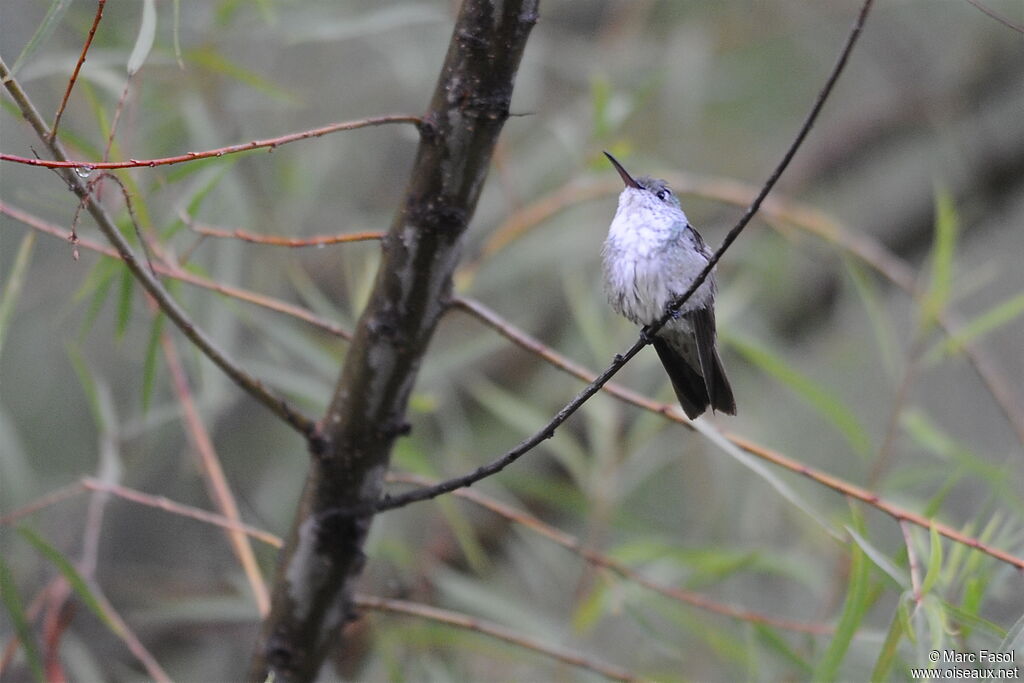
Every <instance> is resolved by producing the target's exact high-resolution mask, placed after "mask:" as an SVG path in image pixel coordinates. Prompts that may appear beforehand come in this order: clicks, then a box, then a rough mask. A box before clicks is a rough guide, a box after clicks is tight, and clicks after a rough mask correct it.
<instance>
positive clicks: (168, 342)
mask: <svg viewBox="0 0 1024 683" xmlns="http://www.w3.org/2000/svg"><path fill="white" fill-rule="evenodd" d="M160 346H161V348H162V349H163V352H164V362H165V363H166V364H167V369H168V370H169V371H170V373H171V380H172V383H173V385H174V391H175V393H176V394H177V395H178V403H179V405H180V406H181V410H182V420H183V421H184V423H185V432H186V434H187V435H188V439H189V441H191V442H192V446H193V448H195V451H196V455H197V459H198V461H199V469H200V471H201V472H202V478H203V482H204V483H205V484H206V489H207V492H208V494H209V496H210V499H211V500H212V502H213V504H214V505H216V507H217V509H218V510H220V512H221V514H223V515H224V516H225V517H227V518H228V519H230V520H232V521H234V522H238V523H241V521H242V515H241V514H240V513H239V511H238V503H237V501H236V500H235V494H234V493H233V492H232V491H231V485H230V484H229V483H228V478H227V475H225V474H224V467H223V465H221V461H220V457H219V456H218V455H217V449H216V448H215V447H214V445H213V440H212V439H211V438H210V432H209V431H208V430H207V428H206V425H205V424H204V423H203V419H202V417H200V415H199V411H198V410H197V409H196V402H195V399H194V397H193V396H192V388H191V387H190V386H189V381H188V375H187V374H186V373H185V366H184V365H183V364H182V362H181V356H179V355H178V350H177V348H176V347H175V346H174V340H173V339H171V335H169V334H168V333H167V331H166V330H163V331H162V332H161V333H160ZM227 536H228V542H229V543H230V544H231V549H232V551H234V553H235V557H236V558H237V559H238V563H239V564H240V565H241V566H242V571H243V573H244V574H245V576H246V579H248V581H249V586H250V588H251V589H252V594H253V598H254V599H255V601H256V609H257V611H258V612H259V614H260V616H266V614H267V612H269V611H270V593H269V592H268V591H267V584H266V581H264V579H263V574H262V573H261V572H260V566H259V563H258V562H257V561H256V555H255V553H253V550H252V544H251V543H250V542H249V539H248V538H247V537H246V535H245V534H244V533H242V532H240V531H228V534H227Z"/></svg>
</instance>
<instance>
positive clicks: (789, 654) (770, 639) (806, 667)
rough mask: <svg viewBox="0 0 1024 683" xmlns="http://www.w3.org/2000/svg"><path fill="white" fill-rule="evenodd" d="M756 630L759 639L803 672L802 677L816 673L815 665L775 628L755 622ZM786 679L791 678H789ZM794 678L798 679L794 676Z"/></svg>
mask: <svg viewBox="0 0 1024 683" xmlns="http://www.w3.org/2000/svg"><path fill="white" fill-rule="evenodd" d="M753 626H754V632H755V633H756V634H757V637H758V639H759V640H760V641H761V642H762V643H764V644H765V645H767V646H768V648H769V649H771V650H773V651H774V652H775V653H776V654H778V655H781V656H782V658H783V659H785V660H786V661H787V662H789V663H790V664H791V665H793V666H795V667H796V668H797V669H799V670H800V671H801V673H802V674H803V676H802V677H807V676H810V675H811V674H812V673H814V667H813V666H811V663H810V662H808V661H807V659H806V658H804V657H802V656H801V655H800V654H799V653H798V652H797V651H796V650H794V649H793V648H791V647H790V646H789V643H787V642H786V639H785V638H783V637H782V636H780V635H779V633H778V631H776V630H775V629H773V628H769V627H768V626H766V625H765V624H756V623H755V624H754V625H753ZM802 677H801V678H802ZM786 680H790V679H789V678H787V679H786ZM792 680H798V678H794V679H792Z"/></svg>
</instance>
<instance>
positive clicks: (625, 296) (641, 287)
mask: <svg viewBox="0 0 1024 683" xmlns="http://www.w3.org/2000/svg"><path fill="white" fill-rule="evenodd" d="M632 192H633V191H631V190H627V191H625V192H623V195H622V197H620V199H619V207H618V210H617V211H616V212H615V218H614V219H613V220H612V224H611V227H610V228H609V230H608V239H607V240H605V243H604V249H603V250H602V261H603V265H604V276H605V290H606V293H607V295H608V301H609V302H610V303H611V305H612V308H614V309H615V310H616V311H617V312H618V313H620V314H621V315H623V316H625V317H626V318H629V319H630V320H632V321H633V322H634V323H636V324H638V325H647V324H649V323H652V322H654V321H655V320H658V319H659V318H660V317H661V316H662V314H664V312H665V309H666V308H667V307H668V305H669V304H670V303H671V302H672V301H673V300H674V299H675V298H676V297H678V296H679V295H681V294H683V293H684V292H685V291H686V290H687V288H688V287H689V286H690V284H691V283H692V282H693V279H694V278H695V277H696V276H697V275H698V274H699V273H700V272H701V271H702V270H703V269H704V267H705V266H706V265H707V256H706V254H705V253H703V252H702V250H701V249H700V247H699V243H698V242H696V241H695V239H694V236H693V234H692V228H688V227H687V226H688V222H687V219H686V215H685V214H684V213H683V212H682V211H680V210H678V209H669V208H668V207H666V209H665V210H659V207H657V206H655V207H651V206H650V204H648V203H647V202H642V201H641V200H642V199H643V198H642V197H636V196H630V195H631V193H632ZM712 275H713V274H712ZM713 296H714V282H713V279H712V276H709V277H708V278H707V279H706V280H705V281H704V282H703V283H702V284H701V286H700V287H699V288H698V289H697V292H696V293H695V294H694V295H693V296H692V297H690V299H689V300H688V301H687V302H686V303H685V304H684V305H683V307H682V309H681V311H682V312H683V313H685V312H687V311H690V310H693V309H695V308H703V307H705V306H708V305H709V304H710V303H711V302H712V300H713Z"/></svg>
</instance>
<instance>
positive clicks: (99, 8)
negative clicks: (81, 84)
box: [49, 0, 107, 142]
mask: <svg viewBox="0 0 1024 683" xmlns="http://www.w3.org/2000/svg"><path fill="white" fill-rule="evenodd" d="M106 4H107V0H98V1H97V3H96V16H94V17H93V19H92V26H91V27H90V28H89V35H88V36H87V37H86V39H85V45H83V46H82V54H80V55H78V63H77V64H75V70H74V71H73V72H72V73H71V78H69V79H68V87H67V88H66V89H65V90H64V97H63V98H62V99H61V101H60V106H59V107H58V108H57V115H56V116H54V117H53V126H52V127H51V128H50V134H49V135H50V141H51V142H52V141H53V140H54V139H55V138H56V137H57V128H58V127H59V126H60V119H61V117H62V116H64V109H65V107H67V106H68V98H70V97H71V89H72V88H74V87H75V82H76V81H77V80H78V72H79V71H81V70H82V65H83V64H85V56H86V54H88V52H89V46H90V45H92V39H93V37H95V35H96V29H97V28H98V27H99V25H100V19H102V18H103V7H104V5H106Z"/></svg>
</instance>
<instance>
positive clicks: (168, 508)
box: [0, 477, 281, 548]
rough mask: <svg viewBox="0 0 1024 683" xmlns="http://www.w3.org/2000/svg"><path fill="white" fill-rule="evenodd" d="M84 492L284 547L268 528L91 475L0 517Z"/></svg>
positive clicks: (6, 520)
mask: <svg viewBox="0 0 1024 683" xmlns="http://www.w3.org/2000/svg"><path fill="white" fill-rule="evenodd" d="M83 491H102V492H105V493H109V494H111V495H114V496H117V497H118V498H123V499H124V500H128V501H131V502H133V503H138V504H139V505H145V506H146V507H151V508H156V509H158V510H164V511H165V512H169V513H171V514H174V515H181V516H182V517H188V518H190V519H194V520H196V521H197V522H202V523H204V524H210V525H213V526H217V527H221V528H223V529H227V530H229V531H239V532H241V533H243V534H246V535H248V536H252V537H253V538H255V539H256V540H257V541H261V542H263V543H266V544H267V545H269V546H273V547H274V548H280V547H281V539H280V538H279V537H277V536H275V535H274V534H272V533H270V532H268V531H264V530H263V529H259V528H257V527H254V526H250V525H248V524H244V523H242V522H239V521H236V520H232V519H228V518H227V517H225V516H223V515H219V514H216V513H214V512H208V511H206V510H203V509H201V508H197V507H194V506H192V505H184V504H182V503H176V502H174V501H173V500H170V499H169V498H165V497H164V496H154V495H151V494H148V493H143V492H142V491H138V490H136V489H131V488H128V487H126V486H121V485H119V484H110V483H107V482H104V481H100V480H99V479H94V478H92V477H83V478H82V479H80V480H78V481H76V482H75V483H73V484H68V485H67V486H62V487H61V488H59V489H56V490H54V491H51V492H50V493H47V494H45V495H43V496H40V497H39V498H37V499H36V500H34V501H32V502H31V503H28V504H27V505H24V506H22V507H20V508H18V509H17V510H12V511H11V512H9V513H7V514H6V515H4V516H3V517H0V526H8V525H11V524H13V523H14V522H17V521H18V520H19V519H21V518H23V517H25V516H27V515H30V514H32V513H34V512H38V511H40V510H42V509H45V508H47V507H50V506H52V505H56V504H57V503H60V502H62V501H64V500H68V499H69V498H73V497H74V496H76V495H78V494H80V493H82V492H83Z"/></svg>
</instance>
